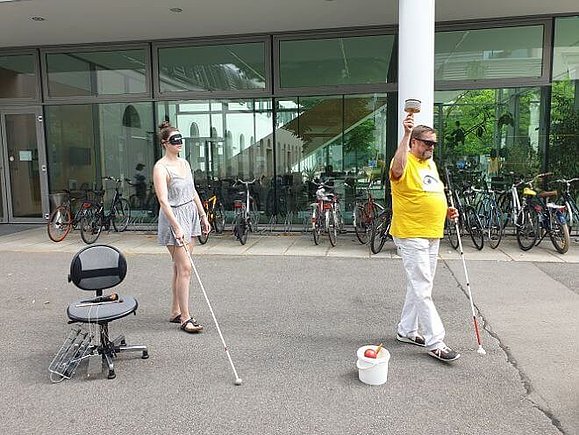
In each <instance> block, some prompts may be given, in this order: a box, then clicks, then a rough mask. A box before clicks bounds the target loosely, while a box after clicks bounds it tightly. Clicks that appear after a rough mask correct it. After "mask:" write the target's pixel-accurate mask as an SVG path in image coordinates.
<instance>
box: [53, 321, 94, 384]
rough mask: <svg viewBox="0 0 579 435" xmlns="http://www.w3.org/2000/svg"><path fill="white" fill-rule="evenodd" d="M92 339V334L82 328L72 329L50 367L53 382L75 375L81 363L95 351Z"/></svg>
mask: <svg viewBox="0 0 579 435" xmlns="http://www.w3.org/2000/svg"><path fill="white" fill-rule="evenodd" d="M92 339H93V336H92V334H90V333H89V332H86V331H84V330H83V329H82V328H80V327H78V328H72V329H71V331H70V333H69V334H68V337H66V339H65V340H64V343H63V344H62V346H61V347H60V349H59V350H58V352H57V353H56V355H55V357H54V359H53V360H52V362H51V363H50V366H49V367H48V371H49V372H50V380H51V381H52V382H61V381H63V380H64V379H70V378H71V377H72V376H73V375H74V373H75V370H76V368H77V367H78V365H79V364H80V362H81V361H82V360H83V359H84V358H85V357H87V356H88V355H90V353H91V351H92V349H94V346H93V345H92V344H91V343H92Z"/></svg>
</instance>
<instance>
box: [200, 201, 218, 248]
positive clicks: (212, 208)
mask: <svg viewBox="0 0 579 435" xmlns="http://www.w3.org/2000/svg"><path fill="white" fill-rule="evenodd" d="M202 204H203V209H204V210H205V214H206V215H207V220H208V221H209V224H210V225H211V231H215V233H217V234H221V233H222V232H223V230H224V229H225V208H224V207H223V204H222V203H221V201H218V200H217V195H216V194H215V193H214V194H213V195H211V196H210V197H209V198H207V199H204V200H202ZM208 239H209V233H204V232H203V231H202V232H201V235H199V236H197V240H199V243H201V244H202V245H204V244H205V243H207V240H208Z"/></svg>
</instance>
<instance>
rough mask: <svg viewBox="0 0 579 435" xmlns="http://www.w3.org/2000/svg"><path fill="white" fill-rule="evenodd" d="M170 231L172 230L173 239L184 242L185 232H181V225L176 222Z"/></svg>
mask: <svg viewBox="0 0 579 435" xmlns="http://www.w3.org/2000/svg"><path fill="white" fill-rule="evenodd" d="M171 231H173V237H175V240H177V241H179V242H181V243H183V242H184V238H185V234H183V230H182V229H181V225H179V224H177V225H176V226H174V227H173V228H172V229H171Z"/></svg>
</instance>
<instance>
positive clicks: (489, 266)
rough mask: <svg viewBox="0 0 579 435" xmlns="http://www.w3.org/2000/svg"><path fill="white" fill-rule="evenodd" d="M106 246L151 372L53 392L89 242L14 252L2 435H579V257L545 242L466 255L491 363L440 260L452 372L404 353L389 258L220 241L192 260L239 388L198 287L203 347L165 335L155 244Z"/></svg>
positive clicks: (120, 239)
mask: <svg viewBox="0 0 579 435" xmlns="http://www.w3.org/2000/svg"><path fill="white" fill-rule="evenodd" d="M511 239H512V237H511ZM99 242H100V243H107V244H112V245H114V246H116V247H118V248H119V249H120V250H121V251H122V252H124V253H125V254H126V257H127V261H128V274H127V277H126V279H125V281H124V283H123V284H121V286H119V287H118V288H117V291H118V292H119V293H121V294H128V295H132V296H134V297H136V298H137V299H138V301H139V309H138V312H137V315H136V316H129V317H126V318H123V319H120V320H117V321H115V322H113V323H111V327H110V328H111V331H110V332H111V335H113V336H116V335H117V334H119V333H124V334H125V335H126V337H127V342H128V343H129V344H146V345H147V346H149V352H150V358H149V359H147V360H142V359H140V358H139V356H138V355H135V354H133V355H131V354H127V355H125V354H121V355H120V356H119V357H118V358H117V359H116V360H115V369H116V373H117V377H116V379H114V380H108V379H106V375H105V374H104V373H101V372H100V367H99V365H98V362H97V364H94V361H92V362H91V363H90V364H82V365H81V366H79V368H78V370H77V373H76V374H75V376H74V377H73V378H72V379H70V380H65V381H63V382H61V383H58V384H53V383H51V382H50V380H49V372H48V366H49V364H50V362H51V360H52V358H53V357H54V355H55V354H56V352H57V351H58V349H59V348H60V346H61V345H62V343H63V341H64V339H65V338H66V336H67V335H68V333H69V331H70V329H71V325H69V324H67V318H66V307H67V305H68V304H69V303H70V302H72V301H73V300H75V299H78V298H79V297H83V296H84V294H82V293H81V292H80V290H78V289H77V288H76V287H74V285H72V284H70V283H68V282H67V274H68V270H69V267H70V260H71V258H72V255H73V254H74V253H75V252H77V251H78V250H79V249H81V248H83V247H84V246H85V245H84V244H83V243H82V242H81V241H80V238H79V236H78V234H76V233H73V234H70V235H69V236H68V237H67V239H65V240H64V241H63V242H60V243H53V242H51V241H49V240H48V238H47V237H46V235H45V232H44V229H43V228H33V229H30V230H26V231H20V232H18V233H13V234H9V235H4V236H0V264H2V269H1V274H2V276H3V279H2V281H1V283H0V291H1V293H2V295H4V297H5V298H6V303H4V304H2V306H1V308H0V318H1V319H2V326H3V328H2V330H3V333H2V336H1V339H0V344H1V349H2V351H3V352H2V354H3V356H4V358H3V361H4V373H5V375H4V376H2V378H1V380H0V398H1V401H0V411H1V412H2V415H3V418H2V423H0V427H2V428H3V433H8V434H32V433H34V434H36V433H38V432H41V433H43V434H62V433H81V432H82V433H86V434H102V433H111V434H128V433H139V434H165V433H167V434H168V433H173V434H190V433H199V434H231V433H235V434H256V433H263V434H366V433H380V434H423V433H440V434H561V433H563V434H578V433H579V373H578V371H577V362H578V361H579V346H578V345H577V336H578V333H579V326H578V325H579V321H578V317H577V313H578V312H579V294H578V289H577V277H578V276H579V273H578V272H579V243H577V241H576V240H574V242H573V246H572V247H571V249H570V251H569V252H568V253H567V254H565V255H559V254H556V253H555V252H554V250H553V248H552V246H549V245H547V243H546V242H545V241H544V242H543V243H542V244H541V245H539V246H538V247H536V248H534V249H533V250H531V251H529V252H528V253H522V252H521V251H519V250H518V248H517V247H516V243H514V242H513V240H509V239H507V240H506V241H505V242H504V244H502V245H501V247H499V250H497V251H493V250H490V249H489V248H485V249H483V251H475V250H474V249H473V248H471V247H469V246H468V244H467V243H465V256H466V259H467V267H468V273H469V276H470V282H471V288H472V291H473V298H474V302H475V306H476V309H477V317H478V319H479V323H480V325H481V328H482V331H481V338H482V343H483V346H484V349H485V350H486V352H487V354H486V355H484V356H482V355H479V354H478V353H477V352H476V349H477V343H476V339H475V334H474V330H473V325H472V315H471V311H470V304H469V301H468V298H467V292H466V286H465V278H464V271H463V265H462V261H461V260H460V257H459V256H458V254H457V253H456V252H454V251H453V250H452V249H451V248H450V247H449V245H448V244H446V242H443V244H442V245H441V251H440V257H441V258H440V261H439V268H438V272H437V277H436V284H435V291H434V299H435V303H436V305H437V307H438V310H439V312H440V314H441V317H442V319H443V322H444V324H445V327H446V331H447V338H446V341H447V343H448V344H449V345H450V346H452V347H453V348H454V349H456V350H458V351H459V352H460V353H461V354H462V357H461V358H460V359H459V360H458V361H456V362H454V363H452V364H445V363H442V362H440V361H437V360H435V359H433V358H431V357H429V356H428V355H426V353H425V352H424V350H423V349H421V348H419V347H416V346H412V345H408V344H403V343H399V342H397V341H396V339H395V328H396V323H397V320H398V317H399V314H400V310H401V308H402V303H403V298H404V287H405V286H404V276H403V269H402V265H401V260H400V258H399V257H398V256H397V255H396V252H395V249H394V248H393V247H392V246H391V242H388V244H387V246H386V250H385V251H384V252H383V253H381V254H379V255H378V256H373V255H372V256H371V255H370V254H369V252H368V250H367V248H366V247H364V246H361V245H359V244H358V243H357V242H356V241H355V237H354V236H353V235H352V234H343V235H341V236H340V238H339V240H338V246H336V247H335V248H331V247H330V246H329V244H328V243H327V242H326V241H323V243H322V245H320V246H314V244H313V242H312V240H311V239H310V237H309V235H307V234H304V235H300V234H293V235H253V234H252V235H250V240H249V242H248V245H246V246H244V247H241V245H239V243H238V242H236V241H235V240H234V239H233V237H232V236H231V235H230V234H226V235H224V236H221V237H210V239H209V243H208V244H207V245H205V246H200V247H196V249H195V258H194V259H195V262H196V264H197V267H198V270H199V273H200V276H201V279H202V280H203V283H204V286H205V288H206V290H207V292H208V296H209V298H210V299H211V302H212V305H213V308H214V310H215V314H216V316H217V319H218V320H219V324H220V327H221V330H222V332H223V334H224V337H225V340H226V342H227V344H228V347H229V351H230V354H231V356H232V358H233V361H234V363H235V366H236V369H237V371H238V372H239V375H240V376H241V377H242V378H243V385H241V386H234V385H233V381H234V376H233V373H232V370H231V368H230V366H229V363H228V360H227V357H226V354H225V352H224V351H223V347H222V345H221V341H220V339H219V335H218V333H217V331H216V328H215V326H214V324H213V322H212V318H211V315H210V312H209V310H208V308H207V305H206V303H205V300H204V298H203V295H202V293H201V291H200V289H199V285H198V284H197V282H196V280H194V281H193V282H192V287H191V289H192V293H191V296H192V302H191V306H192V311H193V313H194V315H195V316H196V317H197V319H198V320H199V321H200V322H201V323H203V324H204V326H205V327H206V330H205V331H204V332H203V333H201V334H198V335H189V334H186V333H184V332H182V331H180V330H179V329H178V326H177V325H174V324H171V323H169V322H168V321H167V320H168V317H169V312H168V309H169V302H170V288H169V282H170V275H171V263H170V258H169V255H168V254H167V253H166V250H165V248H163V247H159V246H157V245H156V240H155V236H154V235H153V234H148V233H132V232H131V233H123V234H121V235H119V234H114V233H111V234H103V235H102V236H101V239H99ZM378 343H383V345H384V347H385V348H386V349H388V351H389V352H390V353H391V355H392V357H391V360H390V363H389V371H388V381H387V382H386V384H384V385H381V386H368V385H365V384H363V383H361V382H360V381H359V380H358V370H357V368H356V350H357V349H358V348H359V347H361V346H363V345H365V344H378ZM95 367H96V368H95Z"/></svg>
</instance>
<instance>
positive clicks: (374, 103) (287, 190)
mask: <svg viewBox="0 0 579 435" xmlns="http://www.w3.org/2000/svg"><path fill="white" fill-rule="evenodd" d="M276 108H277V110H276V163H277V164H276V169H277V177H276V191H277V198H278V199H277V205H276V206H277V210H278V212H281V214H284V213H290V212H291V213H292V218H293V219H294V221H297V222H299V220H300V218H301V217H303V214H304V213H306V214H307V210H308V207H309V204H310V203H311V202H313V201H314V194H315V185H314V184H313V182H315V181H318V180H323V179H328V178H331V179H332V180H333V182H334V186H335V190H336V192H337V193H338V195H339V196H340V197H341V198H342V208H343V210H345V211H348V212H351V210H352V206H353V203H354V198H355V192H356V189H362V188H365V187H367V186H368V183H369V182H370V181H373V182H374V183H373V184H374V185H375V187H376V189H377V196H378V198H384V181H385V178H384V176H385V171H384V168H385V155H386V136H387V135H386V125H387V124H386V95H385V94H373V95H338V96H331V97H321V96H320V97H293V98H287V99H279V100H276ZM271 208H272V209H274V208H273V206H272V207H271ZM349 215H350V214H346V218H348V217H349ZM346 220H347V221H348V219H346Z"/></svg>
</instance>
